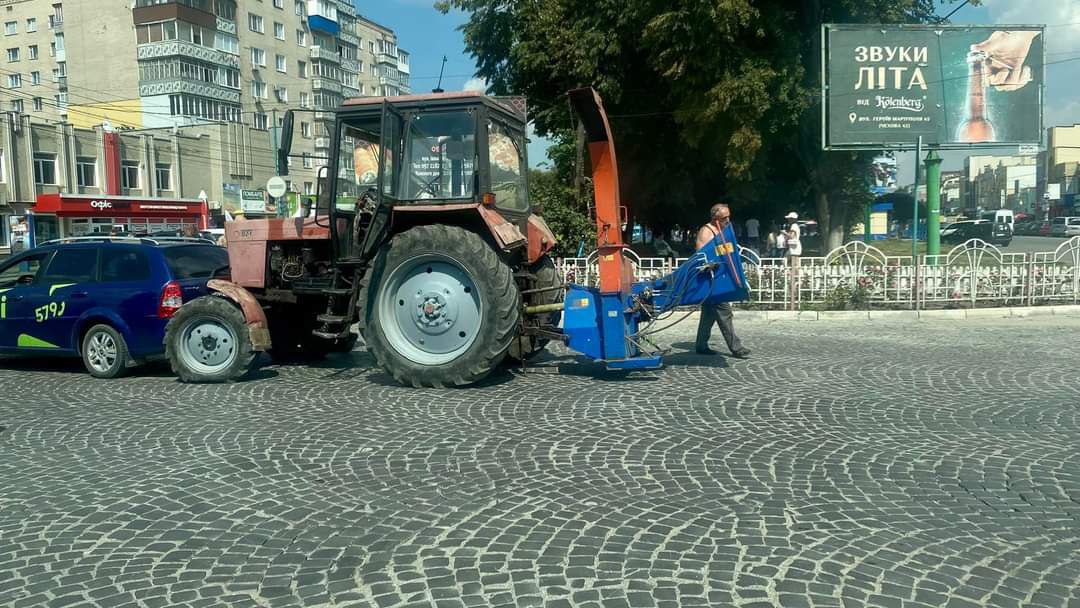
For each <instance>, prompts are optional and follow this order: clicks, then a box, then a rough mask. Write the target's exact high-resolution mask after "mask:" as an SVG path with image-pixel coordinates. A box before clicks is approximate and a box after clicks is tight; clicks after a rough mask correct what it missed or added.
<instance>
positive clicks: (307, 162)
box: [304, 152, 315, 169]
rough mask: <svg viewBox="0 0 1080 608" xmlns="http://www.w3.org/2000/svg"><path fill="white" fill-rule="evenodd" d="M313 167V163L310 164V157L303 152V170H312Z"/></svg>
mask: <svg viewBox="0 0 1080 608" xmlns="http://www.w3.org/2000/svg"><path fill="white" fill-rule="evenodd" d="M314 166H315V163H314V162H312V160H311V155H310V154H308V153H307V152H304V168H305V169H310V168H312V167H314Z"/></svg>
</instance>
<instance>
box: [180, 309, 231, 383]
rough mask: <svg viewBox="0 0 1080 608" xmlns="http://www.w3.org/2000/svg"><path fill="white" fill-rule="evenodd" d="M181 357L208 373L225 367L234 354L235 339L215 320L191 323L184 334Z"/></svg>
mask: <svg viewBox="0 0 1080 608" xmlns="http://www.w3.org/2000/svg"><path fill="white" fill-rule="evenodd" d="M183 346H184V347H183V356H184V358H185V359H186V360H187V361H188V362H189V363H194V364H196V365H198V366H199V367H202V368H204V369H205V370H208V371H211V372H212V371H216V370H217V369H219V368H221V367H224V366H227V365H228V364H229V363H231V361H232V359H233V358H234V357H235V353H236V338H235V336H233V335H232V332H231V331H229V329H228V328H227V327H225V326H224V325H223V324H221V323H219V322H218V321H217V320H216V319H206V320H203V321H202V322H198V323H193V324H192V325H191V326H189V327H188V328H187V331H186V332H185V339H184V341H183Z"/></svg>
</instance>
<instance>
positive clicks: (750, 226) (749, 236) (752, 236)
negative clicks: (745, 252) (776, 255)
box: [746, 217, 761, 254]
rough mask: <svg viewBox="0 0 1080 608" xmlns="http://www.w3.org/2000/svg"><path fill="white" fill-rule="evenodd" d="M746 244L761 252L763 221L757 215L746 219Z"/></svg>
mask: <svg viewBox="0 0 1080 608" xmlns="http://www.w3.org/2000/svg"><path fill="white" fill-rule="evenodd" d="M746 244H747V246H749V247H750V248H751V249H753V250H754V251H756V252H758V253H759V254H760V253H761V222H759V221H758V220H757V218H756V217H752V218H750V219H748V220H746Z"/></svg>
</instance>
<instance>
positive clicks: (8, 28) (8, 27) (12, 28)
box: [4, 21, 19, 36]
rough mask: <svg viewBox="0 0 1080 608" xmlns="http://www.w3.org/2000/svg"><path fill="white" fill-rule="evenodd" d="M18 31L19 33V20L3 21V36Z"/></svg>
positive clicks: (12, 34) (11, 34)
mask: <svg viewBox="0 0 1080 608" xmlns="http://www.w3.org/2000/svg"><path fill="white" fill-rule="evenodd" d="M18 33H19V22H18V21H5V22H4V35H5V36H14V35H15V34H18Z"/></svg>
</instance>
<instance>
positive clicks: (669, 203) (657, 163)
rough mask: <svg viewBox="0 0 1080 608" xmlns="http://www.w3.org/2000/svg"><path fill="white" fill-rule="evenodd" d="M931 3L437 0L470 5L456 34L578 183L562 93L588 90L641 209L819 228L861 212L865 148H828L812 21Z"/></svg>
mask: <svg viewBox="0 0 1080 608" xmlns="http://www.w3.org/2000/svg"><path fill="white" fill-rule="evenodd" d="M952 1H954V0H949V2H952ZM940 4H942V2H941V1H940V0H802V1H799V2H793V1H791V0H544V1H542V2H537V1H536V0H440V1H439V2H437V3H436V7H437V8H439V9H440V10H443V11H449V10H453V9H460V10H463V11H465V12H466V13H468V15H469V20H468V22H467V23H466V24H465V25H464V26H463V27H462V31H463V34H464V37H465V44H466V48H467V49H468V50H469V52H470V53H471V54H472V55H473V57H474V58H475V59H476V61H477V66H478V69H477V75H478V76H481V77H483V78H485V79H487V81H488V82H489V83H490V86H491V90H492V92H493V93H495V94H500V95H502V94H523V95H526V96H528V97H529V104H530V115H531V117H532V119H533V121H534V122H535V125H536V130H537V132H538V133H539V134H541V135H547V136H551V137H554V139H555V140H556V142H557V144H556V149H555V153H556V156H555V166H556V174H557V175H558V176H559V178H560V179H561V180H562V181H564V183H573V175H574V170H573V164H574V162H575V159H576V147H575V139H574V135H575V130H574V124H573V120H572V118H571V116H570V112H569V108H568V104H567V101H566V96H565V94H566V91H568V90H570V89H573V88H577V87H582V86H592V87H594V88H596V89H597V90H598V91H599V92H600V94H601V95H602V96H603V98H604V102H605V105H606V108H607V111H608V113H609V115H610V118H611V125H612V130H613V131H614V136H615V141H616V146H617V153H618V161H619V168H620V177H621V182H622V193H621V194H622V199H623V202H624V204H627V205H628V206H629V207H630V209H631V213H632V214H633V215H634V219H635V220H637V221H640V222H641V223H644V224H646V225H649V226H653V227H659V228H667V227H671V226H672V225H676V224H679V225H682V226H692V225H696V224H697V223H699V222H700V221H702V219H703V217H704V215H705V211H706V210H707V209H708V207H709V205H711V204H713V203H715V202H718V201H721V200H722V201H725V202H728V203H731V204H732V205H733V207H734V212H735V214H736V215H737V216H739V215H742V216H744V217H745V216H747V215H756V216H759V217H761V219H764V220H768V219H771V218H772V217H775V216H773V215H769V214H772V213H774V212H775V211H776V210H780V209H783V210H787V209H789V208H796V209H799V210H801V211H803V212H804V213H806V212H807V211H809V212H811V214H812V215H814V216H816V217H817V219H818V220H819V223H821V224H822V227H823V229H824V230H826V231H827V230H828V227H829V224H830V223H832V224H833V225H835V226H837V227H839V226H842V225H843V224H844V223H846V222H848V221H849V220H850V219H851V218H852V217H857V216H859V215H860V214H861V210H862V208H863V206H864V205H865V204H866V202H867V199H866V197H865V195H864V194H863V193H862V192H860V190H861V191H865V190H866V188H865V184H864V183H862V180H863V176H864V175H866V174H867V172H868V169H869V157H868V155H866V154H858V153H846V152H844V153H825V152H822V151H821V142H820V117H819V112H820V100H819V95H820V82H819V79H820V76H819V74H820V66H819V65H818V63H819V61H820V28H821V24H822V23H826V22H841V23H844V22H846V23H855V22H863V23H875V22H881V23H899V22H908V23H910V22H928V21H933V20H934V19H935V9H936V8H938V5H940ZM947 4H948V3H946V5H947ZM830 220H831V222H830ZM834 230H835V229H834Z"/></svg>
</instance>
